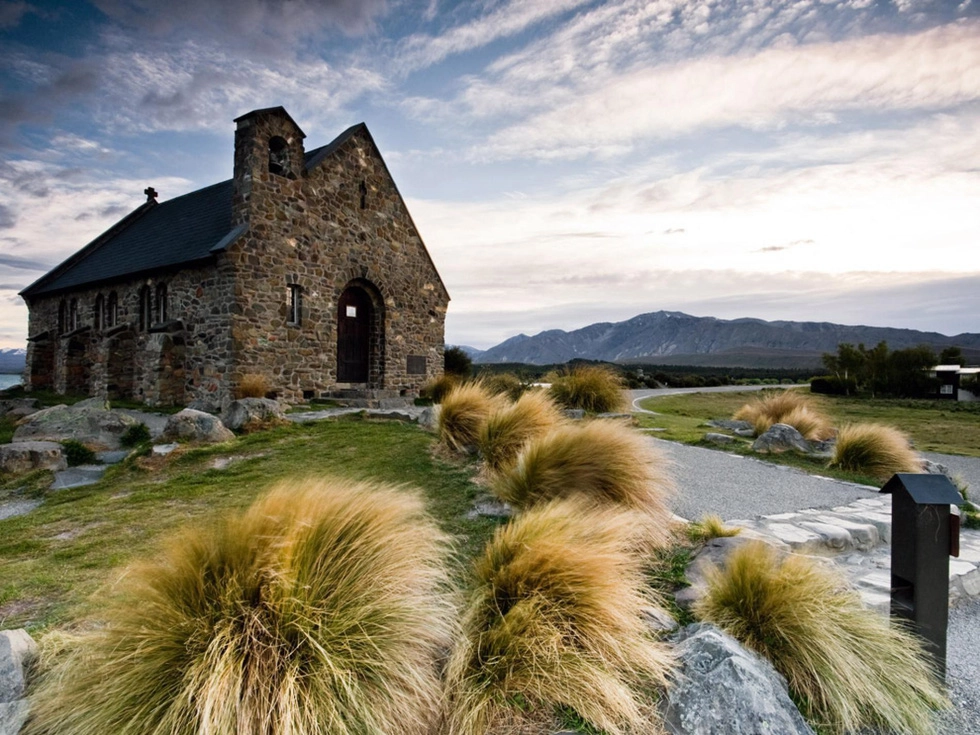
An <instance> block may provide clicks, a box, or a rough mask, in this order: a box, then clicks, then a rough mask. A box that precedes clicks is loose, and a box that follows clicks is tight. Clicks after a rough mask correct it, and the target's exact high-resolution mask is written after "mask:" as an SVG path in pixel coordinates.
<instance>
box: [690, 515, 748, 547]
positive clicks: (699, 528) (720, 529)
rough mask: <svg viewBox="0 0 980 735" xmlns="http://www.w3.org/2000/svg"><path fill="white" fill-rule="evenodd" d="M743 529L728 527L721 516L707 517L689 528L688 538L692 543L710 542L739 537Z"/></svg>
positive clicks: (691, 524)
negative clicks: (714, 539) (715, 539)
mask: <svg viewBox="0 0 980 735" xmlns="http://www.w3.org/2000/svg"><path fill="white" fill-rule="evenodd" d="M741 531H742V529H741V528H737V527H734V526H726V525H725V522H724V521H723V520H722V519H721V516H716V515H706V516H704V517H703V518H702V519H701V520H700V521H695V522H693V523H690V524H688V526H687V537H688V538H689V539H690V540H691V541H696V542H697V541H700V542H704V541H710V540H711V539H713V538H729V537H731V536H738V534H739V533H741Z"/></svg>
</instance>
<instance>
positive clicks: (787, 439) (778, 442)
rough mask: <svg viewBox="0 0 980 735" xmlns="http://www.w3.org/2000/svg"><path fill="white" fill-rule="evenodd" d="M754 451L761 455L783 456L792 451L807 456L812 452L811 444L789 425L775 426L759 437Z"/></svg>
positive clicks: (753, 446)
mask: <svg viewBox="0 0 980 735" xmlns="http://www.w3.org/2000/svg"><path fill="white" fill-rule="evenodd" d="M752 450H753V451H755V452H759V453H760V454H781V453H782V452H789V451H791V450H795V451H797V452H803V453H804V454H807V453H808V452H809V451H810V442H808V441H807V440H806V439H804V438H803V435H802V434H801V433H800V432H798V431H797V430H796V429H794V428H793V427H792V426H790V425H788V424H773V425H772V426H770V427H769V430H768V431H766V432H765V433H764V434H760V435H759V438H758V439H756V440H755V443H754V444H753V445H752Z"/></svg>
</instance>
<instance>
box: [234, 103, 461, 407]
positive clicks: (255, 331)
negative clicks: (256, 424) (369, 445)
mask: <svg viewBox="0 0 980 735" xmlns="http://www.w3.org/2000/svg"><path fill="white" fill-rule="evenodd" d="M246 122H247V126H245V129H241V128H240V130H239V133H238V136H237V137H236V179H238V178H243V179H245V178H247V181H246V182H245V183H244V184H241V185H236V191H238V192H243V194H242V196H240V197H239V198H238V204H237V205H238V206H240V207H242V208H243V212H244V214H243V216H244V217H245V219H247V221H248V233H247V235H246V236H245V237H243V238H241V239H240V240H239V241H238V242H237V243H235V244H234V245H233V246H232V247H231V248H229V250H228V252H227V256H228V258H229V261H230V262H231V263H232V265H233V267H234V269H235V272H236V278H235V293H234V296H235V303H234V308H233V314H232V341H233V344H234V348H233V351H234V353H235V354H236V356H237V373H236V375H235V376H234V379H233V382H236V381H237V380H240V379H241V378H242V377H243V376H245V375H250V374H257V375H262V376H264V377H266V379H267V380H268V382H269V384H270V387H271V388H272V389H273V390H274V391H275V392H276V393H277V394H278V395H279V397H281V398H285V399H286V400H290V401H295V400H301V399H303V398H304V397H307V398H308V397H311V396H319V395H323V394H329V393H330V392H332V391H335V390H337V389H338V388H345V387H350V388H356V389H359V390H361V391H362V392H365V393H367V394H368V395H373V396H376V397H393V396H398V395H404V396H413V395H417V394H418V390H419V388H420V387H421V386H422V385H423V384H424V383H425V382H427V381H428V380H430V379H432V378H435V377H437V376H438V375H440V374H441V373H442V368H443V341H444V325H445V315H446V307H447V305H448V300H449V299H448V295H447V294H446V292H445V289H444V287H443V285H442V283H441V281H440V280H439V277H438V274H437V272H436V270H435V268H434V266H433V265H432V262H431V260H430V259H429V256H428V254H427V252H426V250H425V247H424V245H423V243H422V241H421V239H420V238H419V236H418V233H417V231H416V229H415V227H414V224H413V222H412V220H411V217H410V215H409V213H408V211H407V209H406V208H405V205H404V202H403V201H402V199H401V196H400V195H399V193H398V191H397V189H396V188H395V186H394V183H393V182H392V180H391V177H390V175H389V173H388V171H387V169H386V167H385V165H384V163H383V161H382V160H381V158H380V157H379V156H378V155H377V154H376V152H375V149H374V147H373V145H372V143H371V141H370V139H369V138H368V137H367V136H366V135H364V134H363V132H357V133H355V134H354V135H353V136H351V137H350V138H349V139H347V140H346V141H345V142H344V143H343V144H342V145H341V146H340V147H339V148H338V149H337V150H335V151H333V152H332V153H330V154H329V155H328V156H326V157H325V158H324V160H323V161H321V162H319V163H318V164H316V165H313V166H311V168H310V169H309V170H308V171H306V172H301V174H300V175H294V176H283V175H279V174H277V173H272V172H270V170H269V165H268V153H267V148H265V147H264V142H265V141H268V140H270V139H271V138H273V137H279V138H282V139H284V140H291V141H293V143H292V145H295V146H296V147H297V148H296V150H292V151H290V155H291V157H290V158H289V160H291V161H296V160H302V149H301V148H300V146H301V141H302V137H301V134H299V133H298V129H297V128H295V126H294V125H293V123H292V122H291V121H290V120H289V119H288V118H286V117H283V116H279V115H275V114H271V115H265V116H257V117H254V118H252V119H250V120H248V121H246ZM254 141H259V142H260V144H258V145H255V144H253V143H254ZM294 165H295V164H294ZM352 281H358V282H360V283H364V285H365V286H366V290H367V291H368V292H369V293H371V294H372V295H373V297H374V300H375V302H376V303H375V311H376V314H377V315H378V317H379V319H380V320H381V321H383V325H382V324H379V325H378V326H379V328H383V335H384V339H383V341H379V344H378V345H377V346H376V349H374V350H373V351H372V357H373V359H374V361H375V364H374V365H373V366H372V370H371V377H370V379H369V381H368V383H367V384H366V385H364V384H358V385H350V386H347V385H345V384H340V383H338V380H337V322H338V319H339V318H340V316H339V314H338V299H339V297H340V294H341V293H342V292H343V290H344V288H345V286H347V285H348V284H349V283H351V282H352ZM291 286H293V287H296V286H298V287H299V293H300V294H301V309H300V313H299V320H298V322H296V321H293V320H292V316H293V315H291V314H290V313H289V289H290V287H291Z"/></svg>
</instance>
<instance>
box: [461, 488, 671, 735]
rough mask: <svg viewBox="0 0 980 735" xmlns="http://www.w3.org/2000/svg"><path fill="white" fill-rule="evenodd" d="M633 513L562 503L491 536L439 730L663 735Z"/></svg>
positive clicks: (666, 655) (650, 596) (660, 663)
mask: <svg viewBox="0 0 980 735" xmlns="http://www.w3.org/2000/svg"><path fill="white" fill-rule="evenodd" d="M633 515H634V514H632V513H630V512H627V511H622V510H616V509H613V508H609V507H606V508H598V507H595V506H593V505H591V504H589V503H587V502H586V501H585V500H584V499H577V500H562V501H556V502H552V503H548V504H545V505H542V506H539V507H537V508H535V509H533V510H531V511H528V512H527V513H524V514H522V515H521V516H519V517H518V518H516V519H515V520H513V521H511V522H510V523H509V524H508V525H507V526H505V527H503V528H500V529H498V530H497V532H496V534H495V536H494V538H493V540H492V541H491V542H490V543H489V545H488V546H487V549H486V551H485V553H484V554H483V556H482V557H481V558H480V559H479V560H478V562H477V564H476V568H475V574H474V577H475V579H474V586H473V590H472V592H471V593H470V595H469V601H468V604H467V607H466V611H465V613H464V617H463V624H462V627H463V633H462V636H461V637H460V639H459V640H458V641H457V643H456V645H455V646H454V648H453V650H452V653H451V655H450V660H449V665H448V669H447V692H448V694H447V701H448V706H449V713H448V717H447V720H448V723H449V728H448V732H449V733H451V734H452V735H484V733H490V732H515V733H516V732H536V731H539V730H537V729H535V726H543V727H542V728H541V729H540V731H541V732H548V731H554V729H551V730H547V729H544V728H545V727H548V726H549V725H551V724H552V721H553V720H554V719H555V717H556V715H558V716H560V718H561V719H562V720H565V721H567V720H569V719H578V718H581V721H582V722H584V723H587V724H588V725H589V726H591V727H592V728H597V729H601V730H602V731H604V732H607V733H610V734H612V735H617V734H619V733H625V732H651V731H652V732H662V730H660V728H658V727H657V724H658V723H657V719H656V718H655V715H651V711H652V710H653V709H654V708H653V707H651V706H650V703H649V701H647V700H646V698H645V694H644V692H645V691H646V690H649V689H650V688H651V687H656V686H663V685H664V684H666V681H667V677H668V675H669V673H670V671H671V669H672V666H673V659H672V656H671V653H670V651H669V648H668V647H667V646H666V645H665V644H663V643H660V642H658V641H656V640H654V639H653V638H652V637H651V636H650V634H649V632H648V631H647V630H645V629H644V624H643V622H642V621H643V616H642V612H643V610H644V609H645V608H649V607H651V606H659V600H658V599H657V598H656V597H655V595H654V593H653V592H652V591H651V589H650V587H649V586H648V585H646V584H645V581H644V578H643V573H642V566H641V563H640V561H639V556H638V555H637V554H636V553H635V551H634V549H633V545H634V543H635V542H636V539H635V537H634V533H635V530H636V528H637V524H636V523H634V518H633ZM569 709H570V710H572V711H573V712H569ZM559 710H560V711H559ZM573 713H574V714H573ZM576 715H577V717H576ZM651 716H653V717H654V720H653V721H650V719H649V718H650V717H651ZM586 731H587V732H593V731H595V730H591V729H590V730H586Z"/></svg>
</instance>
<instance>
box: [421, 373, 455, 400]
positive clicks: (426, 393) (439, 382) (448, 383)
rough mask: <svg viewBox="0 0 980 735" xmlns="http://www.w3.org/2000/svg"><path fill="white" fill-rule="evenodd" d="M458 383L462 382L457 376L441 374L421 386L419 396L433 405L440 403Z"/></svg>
mask: <svg viewBox="0 0 980 735" xmlns="http://www.w3.org/2000/svg"><path fill="white" fill-rule="evenodd" d="M460 382H462V381H461V379H460V378H459V376H458V375H453V374H452V373H443V374H442V375H440V376H439V377H438V378H435V379H434V380H430V381H429V382H428V383H426V384H425V385H423V386H422V389H421V390H420V391H419V395H421V397H422V398H429V399H431V400H432V402H433V403H442V399H443V398H445V397H446V394H447V393H449V391H451V390H452V389H453V388H455V387H456V386H457V385H459V384H460Z"/></svg>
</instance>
